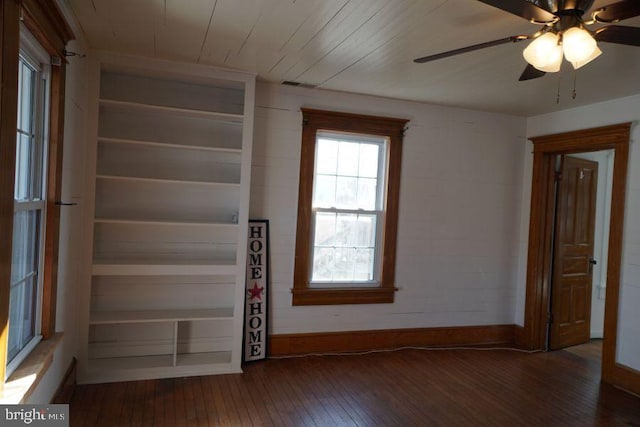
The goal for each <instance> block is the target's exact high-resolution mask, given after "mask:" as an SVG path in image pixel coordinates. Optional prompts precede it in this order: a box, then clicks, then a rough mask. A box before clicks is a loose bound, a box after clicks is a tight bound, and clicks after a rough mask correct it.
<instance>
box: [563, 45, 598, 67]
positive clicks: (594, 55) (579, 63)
mask: <svg viewBox="0 0 640 427" xmlns="http://www.w3.org/2000/svg"><path fill="white" fill-rule="evenodd" d="M600 55H602V51H601V50H600V49H599V48H598V47H597V46H596V49H595V50H594V51H593V53H592V54H591V55H590V56H588V57H587V58H585V59H584V60H582V61H573V62H571V65H573V68H574V69H576V70H577V69H578V68H580V67H582V66H584V65H587V64H588V63H589V62H591V61H593V60H594V59H596V58H597V57H598V56H600Z"/></svg>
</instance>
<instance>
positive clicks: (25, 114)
mask: <svg viewBox="0 0 640 427" xmlns="http://www.w3.org/2000/svg"><path fill="white" fill-rule="evenodd" d="M35 74H36V73H35V71H34V70H33V69H32V68H31V67H29V66H28V65H27V64H25V63H24V62H22V61H21V62H20V73H19V74H18V79H19V80H20V81H19V82H18V85H19V87H20V94H19V95H18V100H19V109H18V129H20V130H22V131H23V132H26V133H29V134H31V133H33V115H34V114H33V111H34V101H33V100H34V95H35V91H34V87H35Z"/></svg>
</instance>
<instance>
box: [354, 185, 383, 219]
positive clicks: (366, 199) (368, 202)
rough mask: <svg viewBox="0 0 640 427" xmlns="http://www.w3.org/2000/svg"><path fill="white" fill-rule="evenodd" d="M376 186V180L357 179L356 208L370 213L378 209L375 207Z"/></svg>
mask: <svg viewBox="0 0 640 427" xmlns="http://www.w3.org/2000/svg"><path fill="white" fill-rule="evenodd" d="M377 185H378V180H377V179H371V178H359V179H358V202H357V205H358V208H360V209H366V210H370V211H372V210H376V209H379V207H378V206H376V199H377V196H378V190H377V188H376V187H377Z"/></svg>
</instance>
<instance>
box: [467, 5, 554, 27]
mask: <svg viewBox="0 0 640 427" xmlns="http://www.w3.org/2000/svg"><path fill="white" fill-rule="evenodd" d="M479 1H481V2H482V3H485V4H488V5H489V6H493V7H497V8H498V9H501V10H504V11H505V12H509V13H513V14H514V15H518V16H520V17H522V18H524V19H526V20H527V21H535V22H552V21H555V20H557V19H558V18H556V16H555V15H554V14H553V13H551V12H549V11H546V10H544V9H543V8H541V7H540V6H538V5H536V4H534V3H531V2H528V1H526V0H479Z"/></svg>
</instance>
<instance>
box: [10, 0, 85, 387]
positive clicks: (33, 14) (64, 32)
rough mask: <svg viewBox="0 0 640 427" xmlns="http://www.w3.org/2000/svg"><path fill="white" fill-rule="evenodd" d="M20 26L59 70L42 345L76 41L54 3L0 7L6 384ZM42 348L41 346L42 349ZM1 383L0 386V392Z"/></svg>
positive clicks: (49, 326)
mask: <svg viewBox="0 0 640 427" xmlns="http://www.w3.org/2000/svg"><path fill="white" fill-rule="evenodd" d="M20 22H23V23H24V25H25V27H26V28H27V29H28V30H29V31H30V32H31V33H32V35H33V36H34V37H35V38H36V40H37V41H38V43H40V44H41V45H42V47H43V48H44V49H45V50H46V51H47V53H48V54H49V55H51V56H55V57H58V58H60V59H61V61H60V62H61V65H59V66H53V67H52V70H51V97H50V100H51V104H50V106H49V148H48V155H49V158H48V166H47V167H48V172H47V174H48V176H47V180H48V181H47V214H46V219H45V221H46V225H45V227H46V235H45V242H44V249H45V259H44V264H43V272H44V273H43V302H42V325H41V333H42V336H43V338H44V339H45V340H47V339H51V338H52V337H53V336H54V333H55V311H56V293H57V271H58V242H59V225H60V206H59V205H57V204H56V202H57V201H59V200H60V194H61V188H62V187H61V181H62V179H61V178H62V145H63V136H64V91H65V68H66V67H65V65H66V64H65V60H64V52H65V46H66V44H67V43H68V42H69V41H70V40H72V39H73V38H74V36H73V32H72V31H71V29H70V27H69V25H68V24H67V22H66V20H65V18H64V15H63V13H62V12H61V10H60V9H59V7H58V5H57V4H56V2H55V0H3V1H2V2H1V3H0V24H1V25H2V28H1V30H0V38H1V39H2V50H1V51H0V52H1V53H0V79H1V88H0V195H1V196H2V197H0V233H1V234H2V235H3V236H6V237H5V238H3V239H1V240H2V241H1V242H0V376H1V377H2V378H3V379H4V377H5V375H6V363H7V342H8V335H9V328H8V327H7V324H8V320H9V291H10V278H11V246H12V236H13V191H14V181H15V158H16V137H15V135H16V127H17V108H18V61H19V49H20ZM43 345H44V344H43ZM3 387H4V381H0V392H1V391H2V389H3Z"/></svg>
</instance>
